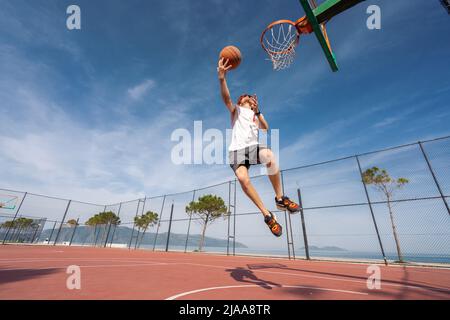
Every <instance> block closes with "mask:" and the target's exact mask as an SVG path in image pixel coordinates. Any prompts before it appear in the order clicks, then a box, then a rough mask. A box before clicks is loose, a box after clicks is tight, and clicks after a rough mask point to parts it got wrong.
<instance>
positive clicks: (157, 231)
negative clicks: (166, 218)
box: [153, 195, 166, 251]
mask: <svg viewBox="0 0 450 320" xmlns="http://www.w3.org/2000/svg"><path fill="white" fill-rule="evenodd" d="M165 202H166V195H164V198H163V202H162V206H161V212H160V215H159V221H158V227H157V228H156V234H155V241H154V242H153V251H155V247H156V240H157V238H158V233H159V227H160V226H161V220H162V215H163V211H164V203H165Z"/></svg>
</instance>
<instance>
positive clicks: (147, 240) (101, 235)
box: [39, 226, 247, 248]
mask: <svg viewBox="0 0 450 320" xmlns="http://www.w3.org/2000/svg"><path fill="white" fill-rule="evenodd" d="M73 229H74V228H69V227H65V228H63V229H62V230H61V233H60V235H59V239H58V242H63V241H67V242H68V241H70V239H71V237H72V234H73ZM94 232H95V234H94ZM51 233H52V230H51V229H46V230H44V231H42V234H41V236H40V237H39V239H40V241H43V240H45V239H47V238H50V235H51ZM56 233H57V230H55V231H54V232H53V235H52V240H54V239H55V237H56ZM131 233H132V229H131V228H129V227H123V226H119V227H117V228H116V230H114V227H111V228H110V230H109V234H108V228H107V227H98V228H97V229H96V230H95V229H94V228H91V227H86V226H79V227H77V230H76V232H75V235H74V237H73V243H77V244H94V243H97V245H99V244H101V243H103V244H104V243H105V241H106V236H108V243H110V242H111V239H112V237H113V236H114V241H113V243H121V244H122V243H125V244H128V243H129V242H130V238H131ZM137 235H138V233H137V231H136V230H134V235H133V246H134V243H135V241H136V236H137ZM141 236H142V233H140V234H139V240H140V239H141ZM155 236H156V233H151V232H149V231H147V232H146V233H145V235H144V237H143V238H142V242H141V245H147V246H148V245H153V244H154V242H155ZM200 238H201V235H199V234H190V235H189V240H188V246H190V247H195V246H198V244H199V242H200ZM166 242H167V232H164V233H159V234H158V237H157V238H156V245H157V246H165V245H166ZM185 244H186V234H178V233H171V234H170V243H169V246H184V245H185ZM226 246H227V240H226V239H217V238H212V237H205V243H204V247H226ZM236 248H247V246H245V245H244V244H242V243H239V242H236Z"/></svg>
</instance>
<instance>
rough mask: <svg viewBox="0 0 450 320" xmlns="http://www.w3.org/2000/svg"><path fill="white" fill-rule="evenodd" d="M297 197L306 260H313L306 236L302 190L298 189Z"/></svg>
mask: <svg viewBox="0 0 450 320" xmlns="http://www.w3.org/2000/svg"><path fill="white" fill-rule="evenodd" d="M297 196H298V205H299V206H300V218H301V220H302V231H303V232H302V233H303V243H304V245H305V256H306V260H311V257H310V256H309V245H308V235H307V234H306V224H305V215H304V212H303V202H302V196H301V193H300V188H298V189H297Z"/></svg>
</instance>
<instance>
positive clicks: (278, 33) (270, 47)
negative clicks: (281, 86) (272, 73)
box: [263, 23, 299, 71]
mask: <svg viewBox="0 0 450 320" xmlns="http://www.w3.org/2000/svg"><path fill="white" fill-rule="evenodd" d="M298 40H299V34H298V32H297V28H296V27H295V26H293V25H292V24H289V23H280V24H276V25H274V26H273V27H272V28H270V29H269V30H267V31H266V33H265V34H264V37H263V45H264V47H265V49H266V52H267V54H268V55H269V59H268V60H270V61H272V63H273V69H274V70H277V71H278V70H283V69H286V68H289V67H290V65H291V64H292V63H293V62H294V58H295V47H296V46H297V43H298Z"/></svg>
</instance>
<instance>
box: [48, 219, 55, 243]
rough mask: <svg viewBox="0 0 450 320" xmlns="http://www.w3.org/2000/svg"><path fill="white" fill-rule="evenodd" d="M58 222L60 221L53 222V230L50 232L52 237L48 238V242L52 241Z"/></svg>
mask: <svg viewBox="0 0 450 320" xmlns="http://www.w3.org/2000/svg"><path fill="white" fill-rule="evenodd" d="M57 223H58V221H55V223H54V224H53V229H52V232H50V237H49V238H48V243H47V244H50V241H52V236H53V232H54V231H55V228H56V224H57Z"/></svg>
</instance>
